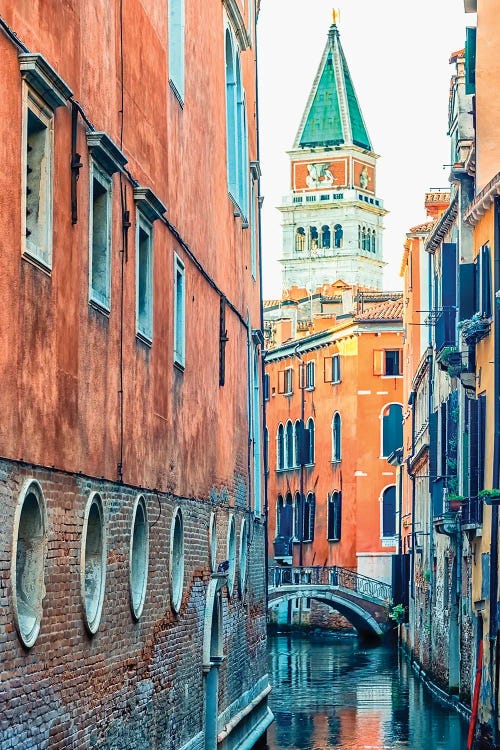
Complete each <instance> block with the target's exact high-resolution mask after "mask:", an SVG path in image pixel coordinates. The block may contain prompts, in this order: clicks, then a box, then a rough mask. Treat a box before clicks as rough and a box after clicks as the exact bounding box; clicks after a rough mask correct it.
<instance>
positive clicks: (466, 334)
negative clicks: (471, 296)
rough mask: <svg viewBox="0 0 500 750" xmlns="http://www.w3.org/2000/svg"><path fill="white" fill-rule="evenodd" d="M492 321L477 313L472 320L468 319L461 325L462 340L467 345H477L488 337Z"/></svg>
mask: <svg viewBox="0 0 500 750" xmlns="http://www.w3.org/2000/svg"><path fill="white" fill-rule="evenodd" d="M490 325H491V321H490V320H489V318H484V317H483V316H482V315H481V314H480V313H478V312H476V313H474V315H473V316H472V317H471V318H466V320H462V321H461V322H460V323H459V326H460V329H461V332H462V339H463V340H464V341H465V343H466V344H476V343H477V342H478V341H481V339H484V337H485V336H487V334H488V331H489V330H490Z"/></svg>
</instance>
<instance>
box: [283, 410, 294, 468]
mask: <svg viewBox="0 0 500 750" xmlns="http://www.w3.org/2000/svg"><path fill="white" fill-rule="evenodd" d="M294 443H295V440H294V429H293V424H292V422H291V421H290V420H288V422H287V423H286V427H285V468H286V469H293V467H294V466H295V452H294Z"/></svg>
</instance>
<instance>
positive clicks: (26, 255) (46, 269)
mask: <svg viewBox="0 0 500 750" xmlns="http://www.w3.org/2000/svg"><path fill="white" fill-rule="evenodd" d="M22 258H23V260H25V261H26V262H27V263H31V265H32V266H35V268H38V270H39V271H42V272H43V273H45V274H46V275H47V276H52V266H49V265H48V263H45V261H44V260H42V259H41V258H39V257H38V256H37V255H34V254H33V253H30V251H29V250H27V249H25V250H24V252H23V253H22Z"/></svg>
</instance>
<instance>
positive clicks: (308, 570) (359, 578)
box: [268, 565, 392, 601]
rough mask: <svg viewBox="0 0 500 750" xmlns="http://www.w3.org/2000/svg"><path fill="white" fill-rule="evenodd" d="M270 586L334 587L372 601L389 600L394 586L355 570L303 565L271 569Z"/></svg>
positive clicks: (336, 566)
mask: <svg viewBox="0 0 500 750" xmlns="http://www.w3.org/2000/svg"><path fill="white" fill-rule="evenodd" d="M268 585H269V586H270V587H274V588H279V587H281V586H332V587H334V588H341V589H344V590H347V591H352V592H353V593H356V594H359V595H360V596H364V597H367V598H370V599H377V600H381V601H386V600H389V599H390V598H391V596H392V586H391V585H390V584H389V583H385V582H384V581H379V580H377V579H375V578H368V576H363V575H360V574H359V573H356V571H355V570H349V569H348V568H341V567H339V566H338V565H333V566H325V567H322V566H318V565H303V566H297V567H295V566H294V567H289V568H288V567H279V566H277V567H271V568H269V578H268Z"/></svg>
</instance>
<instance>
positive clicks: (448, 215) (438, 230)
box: [424, 193, 458, 253]
mask: <svg viewBox="0 0 500 750" xmlns="http://www.w3.org/2000/svg"><path fill="white" fill-rule="evenodd" d="M457 215H458V193H457V194H456V195H455V196H454V198H453V200H452V202H451V203H450V205H449V206H448V208H447V209H446V211H445V212H444V214H443V215H442V216H441V218H440V219H439V221H438V223H437V224H436V226H435V227H434V230H433V232H432V234H431V236H430V237H429V239H428V240H427V242H426V243H425V245H424V250H425V251H426V252H427V253H433V252H434V251H435V250H436V249H437V248H438V247H439V245H440V244H441V242H442V241H443V240H444V238H445V236H446V234H447V232H448V231H449V229H450V227H451V226H452V224H453V222H454V221H455V219H456V218H457Z"/></svg>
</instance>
